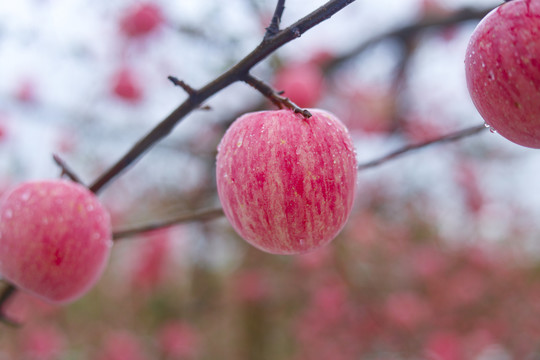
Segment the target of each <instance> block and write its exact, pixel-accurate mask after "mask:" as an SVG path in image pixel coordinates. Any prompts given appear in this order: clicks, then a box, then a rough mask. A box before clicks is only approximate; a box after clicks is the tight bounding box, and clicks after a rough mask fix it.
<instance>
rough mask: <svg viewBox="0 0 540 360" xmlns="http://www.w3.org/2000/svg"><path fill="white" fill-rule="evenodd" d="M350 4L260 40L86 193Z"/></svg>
mask: <svg viewBox="0 0 540 360" xmlns="http://www.w3.org/2000/svg"><path fill="white" fill-rule="evenodd" d="M354 1H355V0H330V1H328V2H327V3H326V4H324V5H323V6H321V7H319V8H318V9H316V10H315V11H313V12H311V13H310V14H308V15H307V16H305V17H304V18H302V19H300V20H298V21H297V22H295V23H294V24H292V25H291V26H289V27H287V28H285V29H283V30H281V31H279V32H278V33H277V34H275V35H274V36H272V37H268V38H266V39H263V41H262V42H261V43H260V44H259V46H257V47H256V48H255V49H254V50H253V51H252V52H251V53H249V54H248V55H247V56H246V57H245V58H243V59H242V60H240V61H239V62H238V63H237V64H236V65H235V66H233V67H232V68H230V69H229V70H228V71H226V72H225V73H223V74H222V75H221V76H219V77H217V78H216V79H214V80H213V81H211V82H209V83H208V84H207V85H205V86H204V87H202V88H201V89H199V90H198V91H197V93H196V94H195V95H192V96H189V97H188V98H187V99H186V100H185V101H184V102H183V103H182V104H181V105H180V106H179V107H178V108H176V110H174V111H173V112H172V113H171V114H170V115H169V116H167V118H165V119H164V120H163V121H162V122H161V123H159V124H158V125H157V126H156V127H154V128H153V129H152V130H151V131H150V132H149V133H148V134H146V135H145V136H144V137H143V138H142V139H140V140H139V141H138V142H137V143H136V144H135V145H133V147H132V148H131V149H130V150H129V151H128V152H127V153H126V154H125V155H124V156H123V157H122V158H121V159H120V160H118V161H117V162H116V163H115V164H114V165H112V166H111V167H110V168H109V169H108V170H106V171H105V172H104V173H103V174H102V175H101V176H99V177H98V179H97V180H95V181H94V183H93V184H92V185H91V186H90V190H91V191H92V192H94V193H97V192H99V191H100V190H102V188H103V187H104V186H105V185H107V184H108V183H109V182H110V181H111V180H112V179H114V178H115V177H117V176H118V175H119V174H120V173H122V172H123V171H124V170H126V169H127V168H128V167H130V166H131V165H132V164H133V163H135V161H137V160H138V159H139V158H140V157H141V155H143V154H144V153H145V152H146V151H148V150H149V149H150V148H152V147H153V146H154V145H155V144H156V143H157V142H159V141H160V140H161V139H163V138H164V137H165V136H167V135H168V134H169V133H170V132H171V131H172V130H173V128H174V127H175V126H176V125H177V124H178V123H179V122H180V121H181V120H182V119H183V118H184V117H185V116H186V115H188V114H189V113H190V112H192V111H193V110H195V109H196V108H197V107H198V106H199V105H201V103H202V102H203V101H204V100H206V99H208V98H209V97H210V96H212V95H214V94H216V93H217V92H219V91H221V90H223V89H224V88H226V87H227V86H229V85H231V84H233V83H235V82H237V81H240V79H241V78H242V77H243V76H245V74H247V73H248V72H249V71H250V70H251V69H252V68H253V67H254V66H255V65H257V64H258V63H259V62H261V61H262V60H264V59H265V58H266V57H268V56H269V55H270V54H271V53H273V52H274V51H275V50H277V49H278V48H280V47H281V46H283V45H285V44H286V43H288V42H290V41H292V40H294V39H295V38H297V37H298V36H300V35H301V34H303V33H305V32H306V31H308V30H309V29H311V28H313V27H314V26H316V25H318V24H319V23H321V22H323V21H325V20H327V19H329V18H330V17H331V16H332V15H334V14H335V13H337V12H338V11H340V10H341V9H343V8H344V7H345V6H347V5H349V4H351V3H353V2H354Z"/></svg>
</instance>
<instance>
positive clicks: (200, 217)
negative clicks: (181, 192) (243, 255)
mask: <svg viewBox="0 0 540 360" xmlns="http://www.w3.org/2000/svg"><path fill="white" fill-rule="evenodd" d="M221 216H223V210H222V209H220V208H214V209H205V210H199V211H195V212H192V213H189V214H183V215H180V216H177V217H175V218H174V219H170V220H164V221H160V222H156V223H152V224H147V225H142V226H138V227H134V228H131V229H126V230H119V231H115V232H114V233H113V239H114V240H119V239H123V238H127V237H130V236H133V235H137V234H141V233H144V232H148V231H152V230H157V229H161V228H166V227H169V226H172V225H178V224H181V223H186V222H192V221H207V220H212V219H215V218H218V217H221Z"/></svg>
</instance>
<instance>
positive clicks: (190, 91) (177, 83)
mask: <svg viewBox="0 0 540 360" xmlns="http://www.w3.org/2000/svg"><path fill="white" fill-rule="evenodd" d="M167 79H169V81H170V82H172V83H173V84H174V85H175V86H179V87H181V88H182V89H184V91H185V92H186V93H187V94H188V95H189V96H195V95H197V90H195V89H194V88H192V87H191V86H189V85H188V84H186V82H185V81H183V80H180V79H178V78H177V77H174V76H168V77H167Z"/></svg>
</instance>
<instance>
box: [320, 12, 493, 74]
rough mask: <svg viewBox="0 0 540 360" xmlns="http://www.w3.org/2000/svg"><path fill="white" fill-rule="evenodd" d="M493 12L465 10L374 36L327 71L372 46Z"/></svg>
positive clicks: (332, 62) (335, 60)
mask: <svg viewBox="0 0 540 360" xmlns="http://www.w3.org/2000/svg"><path fill="white" fill-rule="evenodd" d="M491 10H493V7H490V8H487V9H468V8H465V9H462V10H460V11H457V12H456V13H455V14H452V15H450V16H444V17H438V18H433V17H425V18H423V19H421V20H420V21H418V22H416V23H414V24H411V25H406V26H403V27H399V28H397V29H394V30H390V31H387V32H384V33H382V34H379V35H376V36H373V37H371V38H369V39H368V40H366V41H364V42H362V43H360V44H358V45H357V46H356V47H355V48H353V49H352V50H350V51H349V52H347V53H346V54H344V55H342V56H336V57H335V58H334V59H332V61H329V62H328V63H326V64H325V66H324V67H325V69H326V70H329V71H332V70H334V69H337V68H338V67H339V66H340V65H341V64H342V63H344V62H346V61H348V60H349V59H351V58H354V57H355V56H357V55H359V54H361V53H362V52H364V51H365V50H367V49H368V48H370V47H371V46H373V45H375V44H377V43H379V42H381V41H384V40H388V39H401V40H402V41H406V40H408V39H410V38H411V37H413V36H416V35H417V34H418V33H420V32H422V31H425V30H427V29H430V28H438V27H448V26H451V25H454V24H458V23H460V22H465V21H470V20H480V19H482V18H483V17H485V16H486V15H487V14H488V13H489V12H490V11H491Z"/></svg>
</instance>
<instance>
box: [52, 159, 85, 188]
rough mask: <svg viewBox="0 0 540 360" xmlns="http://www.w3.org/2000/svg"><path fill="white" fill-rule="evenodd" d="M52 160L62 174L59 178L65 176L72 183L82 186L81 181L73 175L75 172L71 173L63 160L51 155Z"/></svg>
mask: <svg viewBox="0 0 540 360" xmlns="http://www.w3.org/2000/svg"><path fill="white" fill-rule="evenodd" d="M53 160H54V162H55V163H56V165H58V166H59V167H60V169H61V170H62V173H61V174H60V177H62V176H64V175H66V176H67V177H68V178H70V179H71V180H73V181H74V182H76V183H79V184H82V185H84V184H83V182H82V181H81V179H80V178H79V177H78V176H77V174H75V172H74V171H72V170H71V169H70V168H69V167H68V165H67V164H66V162H65V161H64V160H62V158H60V156H58V155H57V154H53Z"/></svg>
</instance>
